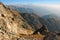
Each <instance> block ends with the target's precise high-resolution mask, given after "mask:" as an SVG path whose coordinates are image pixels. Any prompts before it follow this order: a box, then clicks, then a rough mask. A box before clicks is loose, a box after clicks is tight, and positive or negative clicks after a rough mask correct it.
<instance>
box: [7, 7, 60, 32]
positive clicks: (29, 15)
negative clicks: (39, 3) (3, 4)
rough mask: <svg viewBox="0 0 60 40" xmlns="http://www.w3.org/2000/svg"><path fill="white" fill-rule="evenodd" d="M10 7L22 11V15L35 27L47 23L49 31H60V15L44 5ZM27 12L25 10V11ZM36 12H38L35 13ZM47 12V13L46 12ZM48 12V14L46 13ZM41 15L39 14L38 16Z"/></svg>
mask: <svg viewBox="0 0 60 40" xmlns="http://www.w3.org/2000/svg"><path fill="white" fill-rule="evenodd" d="M8 7H9V8H10V9H13V10H16V11H18V12H21V15H22V17H23V18H24V19H25V20H26V21H27V22H28V23H29V24H30V25H31V26H32V27H33V28H35V27H36V28H35V29H37V28H39V26H40V24H41V25H46V26H47V27H48V29H49V31H57V32H60V17H58V16H57V15H55V14H51V12H50V11H49V10H47V9H46V8H43V7H40V8H39V7H34V8H33V7H31V6H30V7H28V6H27V7H17V6H8ZM23 10H24V11H25V12H24V11H23ZM35 13H36V14H35ZM44 13H45V14H44ZM46 13H47V14H46ZM38 15H39V16H38ZM41 15H43V16H41Z"/></svg>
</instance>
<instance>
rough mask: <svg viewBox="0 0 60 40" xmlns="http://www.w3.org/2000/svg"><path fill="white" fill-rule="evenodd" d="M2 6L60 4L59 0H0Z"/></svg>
mask: <svg viewBox="0 0 60 40" xmlns="http://www.w3.org/2000/svg"><path fill="white" fill-rule="evenodd" d="M0 2H2V3H4V4H60V0H0Z"/></svg>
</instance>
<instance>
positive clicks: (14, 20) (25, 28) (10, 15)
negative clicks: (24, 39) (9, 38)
mask: <svg viewBox="0 0 60 40" xmlns="http://www.w3.org/2000/svg"><path fill="white" fill-rule="evenodd" d="M0 32H3V33H5V32H6V33H5V34H8V33H11V34H16V35H18V34H32V33H33V31H32V28H31V26H30V25H29V24H28V23H27V22H25V21H24V19H23V18H22V17H21V16H20V13H18V12H16V11H13V10H9V9H8V8H6V7H5V6H4V5H3V4H2V3H0Z"/></svg>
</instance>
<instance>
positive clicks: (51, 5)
mask: <svg viewBox="0 0 60 40" xmlns="http://www.w3.org/2000/svg"><path fill="white" fill-rule="evenodd" d="M0 2H2V3H3V4H6V5H15V4H28V5H29V4H31V5H35V6H39V7H40V6H42V7H44V8H47V10H50V12H52V13H54V14H58V15H59V16H60V0H0Z"/></svg>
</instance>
